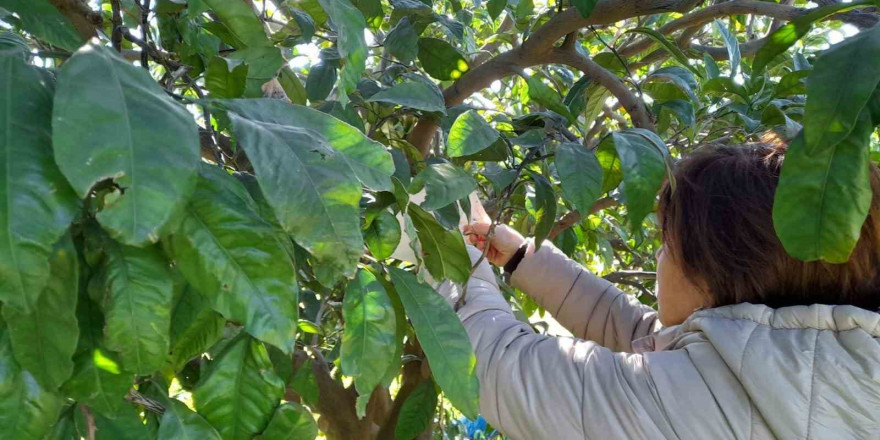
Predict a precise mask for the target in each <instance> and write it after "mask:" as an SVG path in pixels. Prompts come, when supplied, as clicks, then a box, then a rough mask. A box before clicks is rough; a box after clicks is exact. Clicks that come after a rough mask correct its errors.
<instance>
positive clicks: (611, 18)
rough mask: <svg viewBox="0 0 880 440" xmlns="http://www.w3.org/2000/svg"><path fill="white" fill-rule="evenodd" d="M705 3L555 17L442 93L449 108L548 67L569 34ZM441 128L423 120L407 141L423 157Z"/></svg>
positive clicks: (656, 0)
mask: <svg viewBox="0 0 880 440" xmlns="http://www.w3.org/2000/svg"><path fill="white" fill-rule="evenodd" d="M701 2H702V0H602V1H600V2H599V3H598V4H597V5H596V8H595V9H594V10H593V13H592V14H591V15H590V17H589V18H586V19H585V18H583V17H582V16H581V14H580V12H578V11H577V9H576V8H569V9H567V10H565V11H564V12H562V13H560V14H557V15H555V16H554V17H553V18H551V19H550V20H549V21H547V23H545V24H544V25H542V26H541V27H540V28H538V30H536V31H535V32H534V33H533V34H532V35H531V36H530V37H529V38H528V39H527V40H526V41H524V42H523V44H522V45H520V46H518V47H516V48H513V49H511V50H509V51H507V52H504V53H501V54H499V55H497V56H495V57H493V58H491V59H489V60H488V61H486V62H485V63H483V64H481V65H478V66H477V67H475V68H472V69H471V70H470V71H468V72H466V73H465V74H464V75H462V77H461V78H459V79H458V80H457V81H456V82H454V83H453V84H452V85H451V86H449V87H447V88H446V90H444V91H443V98H444V99H445V101H446V106H447V107H452V106H455V105H458V104H461V103H462V102H463V101H464V100H465V99H467V98H468V97H469V96H471V95H472V94H474V93H476V92H478V91H479V90H482V89H484V88H486V87H488V86H489V85H490V84H492V82H494V81H496V80H499V79H502V78H504V77H507V76H509V75H512V74H515V73H516V72H517V70H521V69H525V68H526V67H532V66H536V65H540V64H547V58H548V57H550V56H552V53H553V51H554V45H555V44H556V42H557V41H558V40H559V39H561V38H562V37H564V36H565V35H566V34H570V33H572V32H575V31H577V30H578V29H581V28H584V27H586V26H589V25H591V24H593V25H602V24H609V23H614V22H617V21H621V20H625V19H627V18H631V17H638V16H642V15H651V14H658V13H662V12H682V13H683V12H686V11H689V10H691V9H693V8H694V7H696V6H697V5H698V4H700V3H701ZM437 128H438V123H437V120H435V119H430V118H422V119H420V120H419V122H418V123H417V124H416V126H415V127H414V128H413V130H412V131H411V132H410V134H409V137H408V138H407V140H408V141H409V142H410V143H411V144H412V145H414V146H415V147H416V148H417V149H418V150H419V151H420V152H421V153H422V154H423V155H427V153H428V151H429V150H430V148H431V139H432V138H433V136H434V133H435V132H436V130H437Z"/></svg>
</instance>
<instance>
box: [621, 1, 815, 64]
mask: <svg viewBox="0 0 880 440" xmlns="http://www.w3.org/2000/svg"><path fill="white" fill-rule="evenodd" d="M807 12H809V10H807V9H802V8H796V7H794V6H788V5H784V4H779V3H768V2H760V1H754V0H732V1H729V2H725V3H719V4H716V5H713V6H709V7H706V8H703V9H699V10H697V11H694V12H692V13H690V14H688V15H685V16H684V17H681V18H679V19H677V20H673V21H670V22H669V23H666V24H665V25H663V26H661V27H660V29H658V32H660V33H662V34H671V33H673V32H675V31H677V30H679V29H685V28H692V27H699V26H702V25H704V24H706V23H708V22H710V21H712V20H714V19H716V18H718V17H727V16H731V15H740V14H754V15H763V16H766V17H773V18H776V19H779V20H786V21H788V20H792V19H795V18H797V17H799V16H801V15H803V14H805V13H807ZM652 45H654V40H651V39H650V38H644V39H641V40H639V41H636V42H635V43H633V44H630V45H628V46H625V47H623V48H621V49H620V51H619V52H620V55H621V56H631V55H634V54H637V53H639V52H642V51H644V50H646V49H648V48H649V47H651V46H652Z"/></svg>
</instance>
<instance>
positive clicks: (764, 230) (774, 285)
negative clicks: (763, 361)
mask: <svg viewBox="0 0 880 440" xmlns="http://www.w3.org/2000/svg"><path fill="white" fill-rule="evenodd" d="M784 155H785V148H784V147H783V146H771V145H769V144H763V143H762V144H750V145H740V146H729V145H728V146H719V147H709V148H706V149H705V150H703V151H700V152H697V153H695V154H693V155H692V156H690V157H688V158H686V159H684V160H682V161H681V162H679V164H678V165H677V167H676V169H675V171H674V173H673V176H674V180H673V181H674V183H675V184H674V189H673V185H669V184H668V183H667V184H666V185H665V186H664V187H663V189H662V190H661V193H660V205H659V210H658V216H659V219H660V222H661V225H662V230H663V240H664V243H666V247H667V250H668V251H669V252H671V254H670V256H671V257H672V258H674V259H676V260H677V262H678V263H679V264H680V265H681V267H682V269H683V270H684V273H685V275H686V276H687V277H688V278H690V279H691V280H693V281H695V282H696V284H698V285H703V286H705V289H706V292H705V293H706V294H707V295H708V296H709V297H710V302H711V303H712V305H713V306H714V307H718V306H723V305H729V304H738V303H743V302H750V303H754V304H766V305H768V306H770V307H784V306H792V305H810V304H851V305H854V306H857V307H862V308H865V309H869V310H877V309H878V308H880V170H878V168H877V167H876V166H874V165H873V164H872V165H871V172H870V176H871V177H870V178H871V188H872V189H873V193H874V197H873V200H872V201H871V208H870V211H869V213H868V218H867V220H866V221H865V223H864V225H863V226H862V231H861V237H860V238H859V241H858V243H857V244H856V247H855V250H853V253H852V255H851V256H850V259H849V261H848V262H846V263H843V264H830V263H826V262H821V261H814V262H804V261H800V260H798V259H796V258H794V257H792V256H790V255H789V254H788V253H786V252H785V249H784V248H783V247H782V243H781V242H780V241H779V239H778V238H777V236H776V232H775V231H774V229H773V216H772V212H773V197H774V194H775V193H776V185H777V183H778V182H779V171H780V168H781V166H782V162H783V159H784Z"/></svg>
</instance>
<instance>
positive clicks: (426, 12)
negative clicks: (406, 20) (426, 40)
mask: <svg viewBox="0 0 880 440" xmlns="http://www.w3.org/2000/svg"><path fill="white" fill-rule="evenodd" d="M389 3H391V6H392V7H394V12H398V13H403V14H406V15H419V16H422V17H428V16H430V15H431V14H432V13H433V12H434V11H433V10H432V9H431V6H430V5H428V4H426V3H424V2H421V1H419V0H391V1H390V2H389Z"/></svg>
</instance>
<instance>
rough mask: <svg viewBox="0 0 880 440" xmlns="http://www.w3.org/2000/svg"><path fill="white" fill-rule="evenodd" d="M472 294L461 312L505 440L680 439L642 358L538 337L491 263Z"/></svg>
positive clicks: (449, 294) (486, 404)
mask: <svg viewBox="0 0 880 440" xmlns="http://www.w3.org/2000/svg"><path fill="white" fill-rule="evenodd" d="M469 251H470V252H471V258H472V259H474V260H475V259H476V258H479V251H476V250H475V249H473V248H469ZM438 291H439V292H440V293H441V294H442V295H444V296H445V297H446V298H447V300H448V301H455V300H456V299H457V297H458V295H459V290H458V288H457V286H455V285H453V284H451V283H448V282H447V283H444V284H443V285H441V286H440V288H439V289H438ZM467 292H468V293H467V298H466V299H467V301H466V304H465V305H464V306H463V307H462V308H460V309H459V311H458V314H459V317H460V318H461V319H462V323H463V324H464V327H465V329H466V330H467V333H468V336H469V337H470V339H471V343H472V345H473V347H474V351H475V353H476V357H477V376H478V378H479V381H480V411H481V413H482V414H483V416H484V417H485V418H486V420H488V421H489V422H490V423H491V424H492V425H493V426H494V427H496V428H498V429H499V430H500V431H501V432H503V433H504V434H505V435H507V436H509V437H511V438H513V439H517V440H542V439H548V440H549V439H592V438H602V439H615V438H620V439H642V438H644V439H648V438H651V439H653V438H675V433H674V431H673V430H671V429H670V428H669V426H668V424H666V423H664V422H663V420H664V419H665V417H664V416H663V415H662V408H661V406H660V405H659V403H658V400H657V398H656V390H655V389H654V387H653V385H652V382H651V379H650V375H649V374H648V371H647V367H646V365H645V362H644V359H643V357H642V356H641V355H637V354H628V353H613V352H612V351H611V350H609V349H607V348H605V347H602V346H600V345H599V344H597V343H595V342H591V341H584V340H580V339H576V338H567V337H566V338H563V337H550V336H544V335H539V334H536V333H534V331H533V330H532V328H531V327H530V326H529V325H528V324H525V323H522V322H520V321H518V320H517V319H516V318H515V317H514V316H513V314H512V313H511V310H510V307H509V306H508V304H507V301H505V300H504V298H503V297H502V296H501V294H500V292H499V290H498V285H497V283H496V281H495V277H494V274H493V272H492V269H491V268H489V266H488V265H482V266H481V267H479V268H478V270H477V271H476V273H475V274H474V277H473V278H471V280H470V281H469V285H468V290H467ZM657 420H659V421H660V422H656V421H657Z"/></svg>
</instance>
